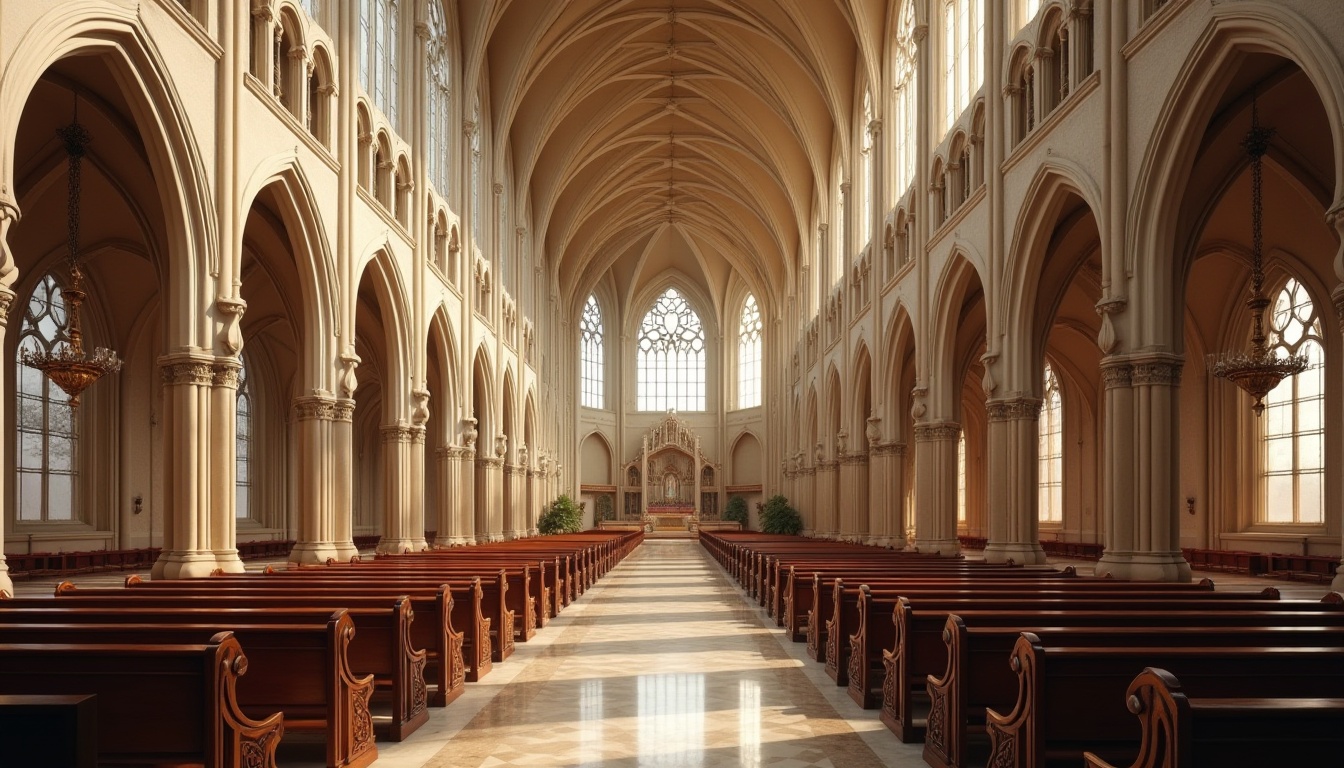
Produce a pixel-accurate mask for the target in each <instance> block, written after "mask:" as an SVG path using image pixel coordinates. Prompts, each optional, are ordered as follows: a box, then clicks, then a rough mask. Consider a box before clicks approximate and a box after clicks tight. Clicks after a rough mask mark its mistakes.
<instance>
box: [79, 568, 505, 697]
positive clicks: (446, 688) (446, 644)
mask: <svg viewBox="0 0 1344 768" xmlns="http://www.w3.org/2000/svg"><path fill="white" fill-rule="evenodd" d="M320 572H321V571H318V573H320ZM126 587H127V588H126V589H125V590H116V589H102V590H99V589H76V588H75V587H74V586H73V585H70V586H66V585H65V584H61V585H58V586H57V596H58V597H68V596H69V595H71V594H76V595H83V596H89V595H92V596H110V597H112V598H113V599H116V597H117V596H118V595H127V594H129V595H149V596H153V595H174V596H179V597H192V596H197V597H201V598H207V599H210V600H214V601H219V602H227V601H229V600H234V599H237V600H242V601H247V602H249V603H250V602H252V601H253V600H254V598H262V599H267V600H272V602H274V600H281V601H287V602H286V604H290V605H320V606H325V607H331V606H339V605H344V604H346V603H347V602H348V601H350V600H352V599H368V600H373V601H375V602H376V601H378V600H384V601H386V600H394V599H398V598H402V597H404V598H407V599H408V600H409V601H410V605H411V611H412V615H413V616H415V617H418V619H419V620H418V621H415V622H413V623H412V625H411V630H410V643H411V646H412V647H413V648H417V649H422V650H423V653H424V654H425V664H426V666H425V672H424V680H425V682H427V683H428V684H429V685H430V687H431V690H430V691H429V693H428V698H427V699H426V701H427V703H428V705H429V706H432V707H443V706H447V705H448V703H449V702H451V701H453V700H454V699H456V698H457V697H458V696H460V695H462V691H463V683H465V682H466V681H472V682H474V681H476V680H479V679H480V677H481V676H483V675H485V674H487V673H488V672H489V671H490V669H491V668H492V665H493V660H492V658H493V657H492V645H493V641H492V640H491V622H492V621H493V619H492V618H491V617H490V616H487V615H486V613H487V609H486V606H489V605H494V604H498V602H500V601H499V600H498V599H496V600H495V602H494V603H492V602H491V601H490V598H491V596H492V593H491V592H490V591H489V590H486V589H485V588H484V587H483V586H482V584H481V580H480V579H479V578H472V579H471V580H462V581H458V582H447V583H445V582H442V581H439V580H435V581H425V582H420V583H410V582H403V583H383V582H379V581H377V580H368V581H365V582H362V583H360V584H359V585H357V586H352V585H350V583H349V582H348V581H347V580H343V579H341V580H334V581H324V580H321V579H319V578H317V577H313V578H311V579H308V578H305V579H295V580H271V579H266V578H265V577H262V576H255V575H252V576H245V577H241V578H239V579H228V578H220V577H212V578H210V579H195V580H187V579H183V580H170V581H145V580H143V579H141V578H139V577H137V576H131V577H128V578H127V579H126ZM457 627H462V629H461V630H459V629H457Z"/></svg>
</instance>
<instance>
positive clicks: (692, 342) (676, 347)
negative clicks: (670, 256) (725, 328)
mask: <svg viewBox="0 0 1344 768" xmlns="http://www.w3.org/2000/svg"><path fill="white" fill-rule="evenodd" d="M635 344H636V352H635V366H636V382H635V388H636V400H637V402H638V407H639V410H641V411H667V410H674V409H675V410H678V411H703V410H705V331H704V328H702V327H701V325H700V316H699V315H697V314H696V313H695V310H694V309H692V308H691V305H690V303H688V302H687V301H686V298H685V297H684V296H682V295H681V293H680V292H679V291H678V290H677V289H676V288H668V289H667V290H666V291H663V293H662V295H661V296H659V297H658V299H657V300H656V301H654V303H653V307H652V308H651V309H650V310H649V312H648V314H646V315H645V316H644V321H643V322H642V323H640V327H639V337H638V339H637V340H636V342H635Z"/></svg>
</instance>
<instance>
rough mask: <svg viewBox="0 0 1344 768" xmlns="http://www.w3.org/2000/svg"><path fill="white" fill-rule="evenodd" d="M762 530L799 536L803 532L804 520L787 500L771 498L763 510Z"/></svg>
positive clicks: (780, 497)
mask: <svg viewBox="0 0 1344 768" xmlns="http://www.w3.org/2000/svg"><path fill="white" fill-rule="evenodd" d="M761 530H762V531H763V532H765V533H782V534H785V535H788V536H797V535H798V534H799V533H801V532H802V530H803V518H802V517H800V516H799V515H798V510H796V509H794V508H793V507H791V506H789V500H788V499H787V498H785V497H784V496H778V495H776V496H771V497H770V499H769V501H766V502H765V506H764V507H762V508H761Z"/></svg>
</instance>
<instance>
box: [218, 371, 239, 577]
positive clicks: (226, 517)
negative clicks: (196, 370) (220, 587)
mask: <svg viewBox="0 0 1344 768" xmlns="http://www.w3.org/2000/svg"><path fill="white" fill-rule="evenodd" d="M240 370H242V364H241V363H240V362H238V360H237V359H235V358H225V359H221V360H219V361H218V362H216V363H215V365H214V369H213V371H212V373H213V381H212V382H211V384H212V389H211V397H210V399H211V404H210V405H211V407H210V433H211V434H212V435H216V436H217V437H216V439H214V440H213V441H212V442H213V445H212V446H211V451H210V486H211V487H210V506H211V509H210V548H211V550H212V551H213V552H214V553H215V566H216V567H217V568H219V569H221V570H223V571H224V572H225V573H242V572H243V561H242V558H240V557H238V540H237V530H238V525H237V521H238V513H237V509H238V498H237V496H238V484H237V473H238V441H237V440H236V439H235V436H236V435H237V434H238V371H240Z"/></svg>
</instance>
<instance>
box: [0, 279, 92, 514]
mask: <svg viewBox="0 0 1344 768" xmlns="http://www.w3.org/2000/svg"><path fill="white" fill-rule="evenodd" d="M64 329H65V297H64V295H63V292H62V290H61V286H60V285H59V284H58V283H57V282H56V280H55V278H53V277H52V276H51V275H47V276H46V277H44V278H42V280H41V281H39V282H38V284H37V286H36V287H35V288H34V289H33V293H32V295H31V296H30V297H29V299H28V306H27V308H26V310H25V312H24V315H23V323H22V324H21V325H20V327H19V342H18V347H17V349H16V350H15V367H16V368H17V369H18V370H17V372H16V373H17V375H16V376H15V379H16V382H17V385H18V386H17V387H16V389H17V401H16V403H15V410H16V413H15V421H16V422H17V426H18V430H17V434H16V435H15V437H16V441H15V442H16V443H17V445H16V446H15V461H14V466H15V469H16V470H17V473H18V498H17V514H16V517H17V518H18V519H19V520H20V521H31V522H43V521H54V520H74V519H76V511H75V486H76V482H77V481H78V477H79V462H78V459H79V419H78V418H77V414H76V413H75V410H74V409H73V408H71V407H70V404H69V402H68V399H67V398H66V396H65V393H64V392H62V391H61V389H60V388H59V387H57V386H56V385H55V384H53V383H52V382H51V380H50V379H48V378H47V377H46V376H44V375H42V372H41V371H39V370H37V369H36V368H30V367H28V366H26V365H23V364H22V363H20V362H18V361H19V359H20V358H21V356H22V354H23V351H24V350H28V351H30V352H32V353H50V352H52V351H54V349H55V348H56V347H57V346H59V345H64V344H65V343H66V342H67V339H66V337H65V332H64Z"/></svg>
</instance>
